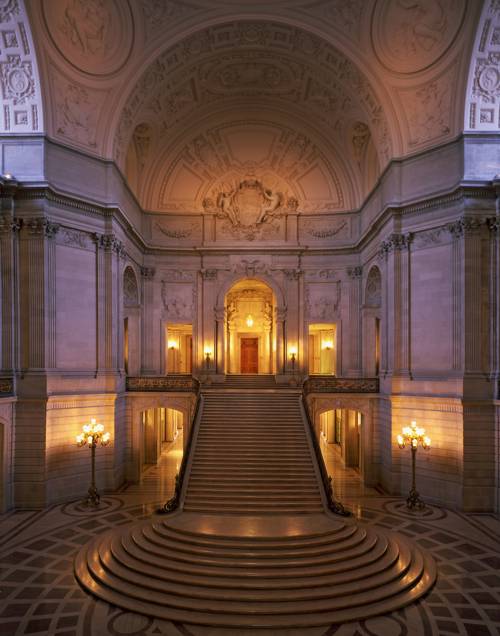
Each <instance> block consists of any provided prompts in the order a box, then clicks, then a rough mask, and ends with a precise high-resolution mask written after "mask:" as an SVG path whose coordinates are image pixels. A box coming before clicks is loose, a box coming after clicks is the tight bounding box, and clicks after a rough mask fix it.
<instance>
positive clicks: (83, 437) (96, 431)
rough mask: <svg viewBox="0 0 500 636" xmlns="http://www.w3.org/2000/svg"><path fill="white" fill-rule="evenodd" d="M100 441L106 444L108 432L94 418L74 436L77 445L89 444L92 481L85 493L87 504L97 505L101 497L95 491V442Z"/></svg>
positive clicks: (102, 444)
mask: <svg viewBox="0 0 500 636" xmlns="http://www.w3.org/2000/svg"><path fill="white" fill-rule="evenodd" d="M99 442H100V443H101V446H107V445H108V444H109V433H105V432H104V426H103V425H102V424H96V421H95V418H94V417H93V418H92V419H91V420H90V424H84V425H83V433H80V435H77V436H76V443H77V445H78V446H85V445H86V444H88V445H89V446H90V452H91V457H92V481H91V484H90V487H89V490H88V493H87V499H86V500H85V501H86V503H87V505H88V506H90V505H91V506H98V505H99V501H100V500H101V497H100V495H99V493H98V492H97V488H96V485H95V449H96V446H97V444H99Z"/></svg>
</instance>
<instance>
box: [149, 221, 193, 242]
mask: <svg viewBox="0 0 500 636" xmlns="http://www.w3.org/2000/svg"><path fill="white" fill-rule="evenodd" d="M155 228H156V229H157V230H158V231H159V232H161V234H162V235H163V236H166V237H167V238H169V239H174V240H176V241H179V240H186V239H190V238H191V237H193V235H199V231H200V223H199V221H188V222H185V221H184V222H183V221H179V220H176V221H175V222H171V221H170V222H169V221H164V222H161V221H157V222H156V223H155Z"/></svg>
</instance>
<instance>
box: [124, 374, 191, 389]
mask: <svg viewBox="0 0 500 636" xmlns="http://www.w3.org/2000/svg"><path fill="white" fill-rule="evenodd" d="M199 390H200V383H199V382H198V380H197V379H196V378H193V376H191V375H162V376H151V375H149V376H128V377H127V391H131V392H132V391H144V392H146V391H158V392H165V391H171V392H178V393H198V392H199Z"/></svg>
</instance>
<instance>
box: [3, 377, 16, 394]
mask: <svg viewBox="0 0 500 636" xmlns="http://www.w3.org/2000/svg"><path fill="white" fill-rule="evenodd" d="M10 395H14V378H0V397H7V396H10Z"/></svg>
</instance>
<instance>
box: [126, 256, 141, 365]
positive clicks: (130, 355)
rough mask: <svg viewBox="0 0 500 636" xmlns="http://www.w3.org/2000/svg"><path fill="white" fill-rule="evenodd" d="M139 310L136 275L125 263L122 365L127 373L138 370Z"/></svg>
mask: <svg viewBox="0 0 500 636" xmlns="http://www.w3.org/2000/svg"><path fill="white" fill-rule="evenodd" d="M140 311H141V309H140V296H139V286H138V284H137V276H136V274H135V272H134V269H133V268H132V266H131V265H127V267H125V269H124V271H123V367H124V369H125V373H127V374H128V375H136V374H137V373H139V370H140V346H141V336H140V322H141V320H140V318H141V315H140Z"/></svg>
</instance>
